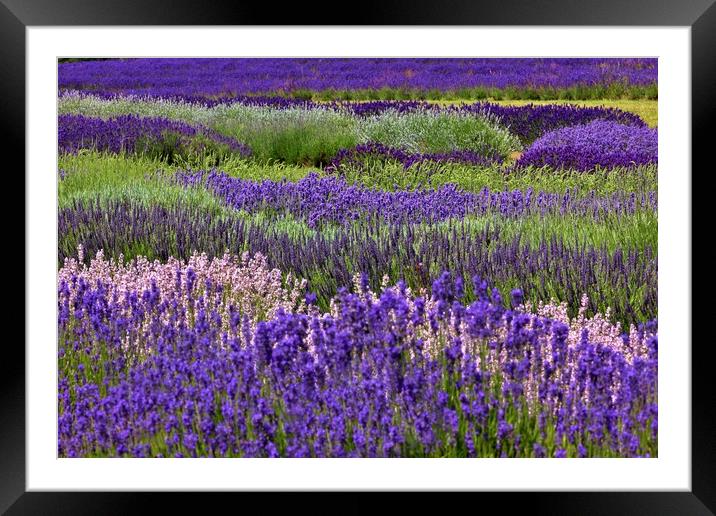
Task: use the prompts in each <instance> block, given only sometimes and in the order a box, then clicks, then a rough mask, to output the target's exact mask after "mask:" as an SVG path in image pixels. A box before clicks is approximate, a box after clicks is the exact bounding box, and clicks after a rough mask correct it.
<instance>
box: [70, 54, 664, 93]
mask: <svg viewBox="0 0 716 516" xmlns="http://www.w3.org/2000/svg"><path fill="white" fill-rule="evenodd" d="M656 80H657V60H656V59H621V58H619V59H607V58H600V59H593V58H589V59H584V58H578V59H521V58H509V59H495V58H476V59H463V58H460V59H451V58H432V59H423V58H400V59H384V58H373V59H364V58H346V59H331V58H328V59H323V58H322V59H311V58H270V59H265V58H246V59H113V60H105V61H84V62H74V63H65V64H60V65H59V77H58V84H59V87H60V89H78V90H89V91H109V92H121V93H125V94H151V95H160V96H175V95H181V96H183V95H190V96H204V97H207V98H211V97H235V96H237V95H244V94H261V93H263V94H268V93H277V92H286V93H290V92H294V91H297V90H311V91H325V90H366V89H381V88H385V87H388V88H402V89H410V90H435V89H437V90H441V91H456V90H460V89H463V88H474V87H492V88H505V87H529V88H544V87H551V88H559V87H571V86H578V85H579V86H582V85H583V86H591V85H602V86H607V85H610V84H612V83H627V84H632V85H649V84H653V83H655V82H656Z"/></svg>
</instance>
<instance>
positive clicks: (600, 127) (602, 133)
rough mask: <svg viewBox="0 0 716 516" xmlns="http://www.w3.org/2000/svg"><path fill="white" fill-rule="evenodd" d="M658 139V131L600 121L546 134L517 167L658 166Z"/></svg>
mask: <svg viewBox="0 0 716 516" xmlns="http://www.w3.org/2000/svg"><path fill="white" fill-rule="evenodd" d="M657 139H658V133H657V130H656V128H654V129H651V128H649V127H634V126H627V125H622V124H618V123H615V122H608V121H604V120H596V121H593V122H590V123H588V124H581V125H576V126H573V127H565V128H562V129H558V130H556V131H552V132H549V133H546V134H544V135H543V136H541V137H540V138H538V139H537V140H536V141H535V142H534V143H533V144H532V145H531V146H530V147H529V148H528V149H527V150H526V151H525V152H524V153H523V154H522V156H520V158H519V159H518V160H517V162H516V163H515V166H516V167H527V166H533V167H544V166H548V167H550V168H553V169H568V170H581V171H590V170H594V169H595V168H603V169H612V168H616V167H633V166H638V165H650V164H656V163H657V161H658V155H659V152H658V144H657Z"/></svg>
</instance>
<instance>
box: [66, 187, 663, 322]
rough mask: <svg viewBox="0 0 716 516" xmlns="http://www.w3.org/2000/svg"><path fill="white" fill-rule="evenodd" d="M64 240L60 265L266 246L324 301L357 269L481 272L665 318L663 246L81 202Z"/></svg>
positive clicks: (623, 316)
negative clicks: (100, 254) (292, 229)
mask: <svg viewBox="0 0 716 516" xmlns="http://www.w3.org/2000/svg"><path fill="white" fill-rule="evenodd" d="M58 239H59V242H58V244H59V245H58V247H59V250H58V256H59V260H60V263H62V262H63V261H64V259H65V258H67V257H75V256H76V252H77V245H78V244H81V245H83V247H84V249H85V256H94V254H95V253H96V252H97V251H99V250H104V253H105V256H106V257H107V258H118V257H119V255H120V254H123V255H124V257H125V258H126V259H129V258H132V257H134V256H136V255H138V254H140V255H147V256H148V258H150V259H155V258H156V259H160V260H162V261H165V260H167V259H168V258H169V257H171V256H174V257H177V258H181V259H187V258H189V256H190V255H191V253H192V251H194V250H196V251H199V252H206V253H207V254H208V255H210V256H222V255H223V254H224V251H225V250H229V251H230V252H231V253H233V254H241V253H242V252H244V251H249V252H251V253H255V252H260V253H262V254H264V255H265V256H266V257H267V259H268V261H269V265H270V266H272V267H277V268H279V269H280V270H282V271H284V272H286V273H288V272H293V273H295V274H296V275H297V276H299V277H302V278H306V279H307V280H308V281H309V286H310V288H311V289H312V290H313V291H314V292H315V293H317V294H318V295H319V299H320V300H322V301H321V302H322V304H324V305H325V304H327V302H328V301H327V300H328V299H330V297H332V296H333V295H335V293H336V292H337V290H338V289H339V288H340V287H345V286H348V285H351V284H352V281H353V275H354V274H356V273H360V272H365V273H367V274H368V275H369V278H370V281H371V285H374V286H375V285H378V284H380V281H381V279H382V278H383V276H384V275H388V276H389V277H390V278H391V280H392V281H398V280H399V279H404V280H405V281H406V282H407V283H408V285H409V286H410V287H411V288H416V289H417V288H423V287H424V288H429V287H430V285H431V283H430V281H431V278H433V277H434V276H435V275H437V274H439V273H440V271H441V270H452V271H454V272H455V273H456V274H460V275H462V276H463V277H464V278H467V279H469V278H470V277H472V276H473V275H475V274H478V275H480V276H481V277H483V278H486V279H488V280H489V281H490V282H491V283H492V284H494V285H496V286H498V287H500V288H501V289H509V288H513V287H514V286H515V285H519V286H520V287H521V288H523V289H524V292H525V296H526V299H529V300H531V301H532V302H533V303H536V302H538V301H544V302H549V301H550V300H551V299H559V300H562V301H566V302H567V303H568V304H569V306H570V307H571V308H572V310H573V312H574V313H576V310H577V309H578V307H579V306H580V301H581V298H582V295H583V294H584V293H586V294H588V295H589V298H590V303H591V304H590V306H589V309H590V310H593V311H600V312H605V311H606V309H607V307H610V308H611V310H612V313H613V314H614V317H615V320H617V321H621V322H622V323H623V324H626V325H628V324H629V323H632V322H634V323H637V322H641V321H644V320H645V319H651V318H655V317H656V314H657V270H658V269H657V265H658V264H657V256H656V249H652V248H651V247H649V246H646V247H644V248H643V249H641V248H640V249H624V250H622V249H617V250H616V251H610V250H607V249H606V248H603V247H598V248H595V247H591V246H585V245H578V244H575V243H570V242H566V241H564V240H562V239H557V238H555V237H553V238H551V239H545V240H543V241H542V242H541V243H539V244H538V245H532V244H531V243H530V242H527V241H524V240H523V239H521V238H520V237H519V236H517V237H514V238H513V237H505V236H504V235H502V234H501V233H500V231H499V230H497V229H495V228H493V227H486V228H484V229H480V230H477V229H475V228H474V227H472V226H468V225H465V224H463V223H461V222H459V221H454V222H452V223H451V224H450V225H446V226H416V225H412V224H395V225H385V224H381V223H378V222H371V221H363V222H362V223H361V224H355V225H351V226H346V227H342V228H340V230H336V231H335V232H331V233H330V234H329V233H327V232H313V233H311V232H298V234H291V233H288V232H286V231H283V230H281V229H279V228H277V227H276V224H275V222H274V221H273V220H260V221H251V220H245V219H233V218H225V217H219V216H217V215H216V214H214V213H209V212H205V211H202V210H199V209H197V208H188V207H185V206H183V205H176V206H171V207H162V206H147V205H144V204H142V203H140V202H130V201H115V202H110V203H102V202H100V201H94V202H90V201H75V202H74V203H73V206H72V207H68V208H63V209H61V210H59V213H58ZM504 291H505V290H503V292H504ZM506 292H509V290H506Z"/></svg>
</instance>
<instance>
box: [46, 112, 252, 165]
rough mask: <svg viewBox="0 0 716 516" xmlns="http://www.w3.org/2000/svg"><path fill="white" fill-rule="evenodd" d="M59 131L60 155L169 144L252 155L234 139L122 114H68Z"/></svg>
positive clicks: (164, 120) (177, 123) (142, 149)
mask: <svg viewBox="0 0 716 516" xmlns="http://www.w3.org/2000/svg"><path fill="white" fill-rule="evenodd" d="M57 129H58V130H57V133H58V148H59V151H60V152H68V153H72V152H77V151H78V150H80V149H96V150H99V151H109V152H113V153H121V152H127V153H143V152H147V151H149V150H150V149H151V148H152V147H154V146H156V145H169V146H171V147H173V148H175V149H178V148H180V147H182V146H188V147H192V146H196V148H197V150H198V151H200V150H202V149H204V150H206V149H207V145H212V144H213V145H214V146H223V147H225V148H226V149H227V150H228V151H229V152H232V153H236V154H240V155H242V156H248V155H250V154H251V150H250V149H249V148H248V146H247V145H245V144H243V143H241V142H238V141H237V140H236V139H234V138H229V137H227V136H223V135H221V134H219V133H217V132H216V131H214V130H212V129H209V128H206V127H199V126H193V125H189V124H187V123H185V122H181V121H178V120H170V119H168V118H159V117H141V116H137V115H121V116H117V117H114V118H109V119H107V120H104V119H101V118H94V117H86V116H84V115H74V114H64V115H60V116H59V117H58V118H57ZM202 139H203V141H202Z"/></svg>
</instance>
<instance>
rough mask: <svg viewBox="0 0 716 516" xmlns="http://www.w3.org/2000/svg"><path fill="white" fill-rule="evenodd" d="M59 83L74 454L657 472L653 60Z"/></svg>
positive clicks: (132, 73)
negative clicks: (520, 461)
mask: <svg viewBox="0 0 716 516" xmlns="http://www.w3.org/2000/svg"><path fill="white" fill-rule="evenodd" d="M64 61H65V60H61V62H60V63H59V65H58V67H59V72H58V73H59V82H58V84H59V91H58V100H57V106H58V113H57V122H58V153H59V158H58V167H57V185H58V207H59V208H58V209H59V211H58V243H59V247H58V273H57V278H58V283H57V300H58V305H57V306H58V312H57V316H58V338H59V341H58V348H57V349H58V356H57V360H58V371H59V376H58V455H59V456H61V457H478V458H479V457H505V458H508V457H535V458H538V457H552V458H565V457H569V458H578V457H656V456H657V450H658V446H657V440H658V439H657V437H658V399H657V390H658V385H657V372H658V367H657V364H658V324H657V316H658V310H657V297H658V296H657V294H658V288H657V276H658V267H657V264H658V255H657V251H658V245H657V233H658V231H657V228H658V225H657V210H658V195H657V191H658V184H657V174H658V144H657V127H656V102H657V100H656V99H657V82H656V80H657V64H656V60H655V59H621V58H620V59H445V58H442V59H408V58H401V59H306V58H301V59H298V58H293V59H107V60H67V61H68V62H64ZM527 100H540V101H541V102H540V103H539V104H537V103H535V104H531V103H528V102H525V101H527ZM645 112H648V113H652V112H653V113H654V116H653V117H651V116H649V117H645V116H643V114H644V113H645Z"/></svg>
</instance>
